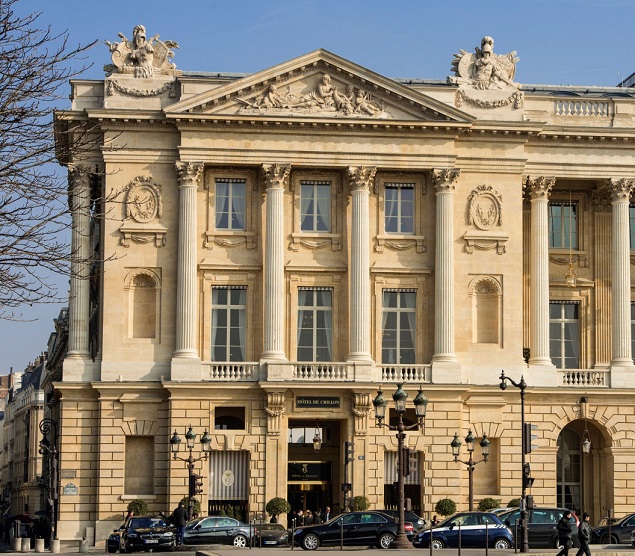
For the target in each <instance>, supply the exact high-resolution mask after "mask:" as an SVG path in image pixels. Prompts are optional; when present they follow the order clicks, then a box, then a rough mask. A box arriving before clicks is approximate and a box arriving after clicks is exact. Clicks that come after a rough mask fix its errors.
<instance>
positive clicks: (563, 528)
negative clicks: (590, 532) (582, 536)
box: [556, 510, 573, 556]
mask: <svg viewBox="0 0 635 556" xmlns="http://www.w3.org/2000/svg"><path fill="white" fill-rule="evenodd" d="M570 519H571V512H570V511H569V510H565V511H564V512H563V513H562V517H561V518H560V521H558V525H556V530H557V531H558V542H559V543H560V546H562V548H561V549H560V552H558V554H557V555H556V556H569V549H570V548H571V547H572V546H573V533H572V529H571V522H570V521H569V520H570Z"/></svg>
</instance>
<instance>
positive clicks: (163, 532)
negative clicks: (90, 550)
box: [108, 515, 176, 552]
mask: <svg viewBox="0 0 635 556" xmlns="http://www.w3.org/2000/svg"><path fill="white" fill-rule="evenodd" d="M117 534H118V535H119V552H132V551H133V550H152V549H157V548H163V549H168V550H174V548H175V547H176V531H175V529H174V527H172V526H171V525H170V524H169V523H168V522H167V521H166V520H165V518H164V517H163V516H154V515H141V516H134V517H131V518H129V519H128V520H127V521H126V523H125V524H124V525H123V526H122V527H121V528H120V529H118V530H115V531H114V533H113V535H111V537H113V536H116V535H117ZM108 552H115V550H112V544H111V542H110V539H109V540H108Z"/></svg>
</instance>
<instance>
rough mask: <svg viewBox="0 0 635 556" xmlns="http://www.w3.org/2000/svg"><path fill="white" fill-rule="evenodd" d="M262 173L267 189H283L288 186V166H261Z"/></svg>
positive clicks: (289, 170) (289, 168)
mask: <svg viewBox="0 0 635 556" xmlns="http://www.w3.org/2000/svg"><path fill="white" fill-rule="evenodd" d="M262 171H263V173H264V175H265V186H266V188H267V189H285V188H286V187H287V186H288V185H289V174H290V173H291V165H290V164H287V165H282V164H278V163H277V162H276V163H275V164H263V165H262Z"/></svg>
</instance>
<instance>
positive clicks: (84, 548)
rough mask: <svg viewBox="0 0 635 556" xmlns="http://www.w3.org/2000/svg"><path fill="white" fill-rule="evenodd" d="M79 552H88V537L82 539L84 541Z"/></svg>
mask: <svg viewBox="0 0 635 556" xmlns="http://www.w3.org/2000/svg"><path fill="white" fill-rule="evenodd" d="M79 551H80V552H88V539H86V537H82V540H80V541H79Z"/></svg>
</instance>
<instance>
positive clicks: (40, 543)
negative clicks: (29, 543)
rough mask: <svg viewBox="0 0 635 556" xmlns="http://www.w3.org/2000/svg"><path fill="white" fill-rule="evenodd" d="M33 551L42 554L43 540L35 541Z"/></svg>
mask: <svg viewBox="0 0 635 556" xmlns="http://www.w3.org/2000/svg"><path fill="white" fill-rule="evenodd" d="M35 551H36V552H44V539H35Z"/></svg>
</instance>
